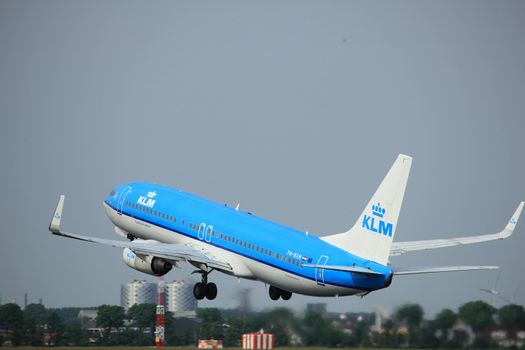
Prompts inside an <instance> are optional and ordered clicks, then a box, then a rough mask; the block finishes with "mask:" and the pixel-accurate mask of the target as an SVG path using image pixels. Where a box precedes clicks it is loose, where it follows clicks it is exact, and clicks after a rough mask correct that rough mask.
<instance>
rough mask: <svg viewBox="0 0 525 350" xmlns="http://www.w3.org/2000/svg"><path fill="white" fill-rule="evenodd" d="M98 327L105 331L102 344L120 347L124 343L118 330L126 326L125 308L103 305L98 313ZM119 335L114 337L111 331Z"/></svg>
mask: <svg viewBox="0 0 525 350" xmlns="http://www.w3.org/2000/svg"><path fill="white" fill-rule="evenodd" d="M96 322H97V326H99V327H102V328H104V329H105V331H104V337H103V339H100V340H101V342H102V343H104V344H106V345H120V343H121V342H122V341H123V339H121V337H120V336H119V333H118V328H119V327H122V326H123V325H124V308H123V307H121V306H115V305H101V306H100V307H99V308H98V312H97V319H96ZM112 329H116V330H117V333H116V334H115V335H112V333H111V330H112Z"/></svg>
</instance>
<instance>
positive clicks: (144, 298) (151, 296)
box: [120, 280, 157, 311]
mask: <svg viewBox="0 0 525 350" xmlns="http://www.w3.org/2000/svg"><path fill="white" fill-rule="evenodd" d="M135 304H157V284H155V283H151V282H147V281H141V280H135V281H133V282H130V283H126V284H123V285H122V286H121V288H120V306H122V307H123V308H124V309H126V311H128V310H129V308H130V307H132V306H133V305H135Z"/></svg>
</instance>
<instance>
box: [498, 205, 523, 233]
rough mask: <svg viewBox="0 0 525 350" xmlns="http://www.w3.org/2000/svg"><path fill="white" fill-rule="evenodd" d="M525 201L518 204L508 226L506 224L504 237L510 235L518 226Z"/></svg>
mask: <svg viewBox="0 0 525 350" xmlns="http://www.w3.org/2000/svg"><path fill="white" fill-rule="evenodd" d="M524 203H525V202H520V204H519V205H518V208H517V209H516V211H515V212H514V215H512V217H511V218H510V220H509V222H508V223H507V226H505V229H504V230H503V232H502V233H503V237H502V239H503V238H507V237H509V236H510V235H511V234H512V232H513V231H514V228H515V227H516V224H517V223H518V219H519V218H520V215H521V211H522V210H523V204H524Z"/></svg>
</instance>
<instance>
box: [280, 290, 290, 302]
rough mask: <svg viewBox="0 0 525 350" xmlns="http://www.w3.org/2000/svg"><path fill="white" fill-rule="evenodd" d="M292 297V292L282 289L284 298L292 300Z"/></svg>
mask: <svg viewBox="0 0 525 350" xmlns="http://www.w3.org/2000/svg"><path fill="white" fill-rule="evenodd" d="M291 297H292V293H291V292H287V291H285V290H281V298H283V300H290V298H291Z"/></svg>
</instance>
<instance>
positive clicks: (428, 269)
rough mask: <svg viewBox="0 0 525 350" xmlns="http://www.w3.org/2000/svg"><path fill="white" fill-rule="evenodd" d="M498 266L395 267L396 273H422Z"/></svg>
mask: <svg viewBox="0 0 525 350" xmlns="http://www.w3.org/2000/svg"><path fill="white" fill-rule="evenodd" d="M496 269H499V267H498V266H442V267H415V268H411V269H395V268H394V269H393V271H394V275H396V276H398V275H416V274H421V273H437V272H458V271H472V270H496Z"/></svg>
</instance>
